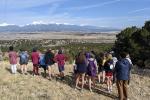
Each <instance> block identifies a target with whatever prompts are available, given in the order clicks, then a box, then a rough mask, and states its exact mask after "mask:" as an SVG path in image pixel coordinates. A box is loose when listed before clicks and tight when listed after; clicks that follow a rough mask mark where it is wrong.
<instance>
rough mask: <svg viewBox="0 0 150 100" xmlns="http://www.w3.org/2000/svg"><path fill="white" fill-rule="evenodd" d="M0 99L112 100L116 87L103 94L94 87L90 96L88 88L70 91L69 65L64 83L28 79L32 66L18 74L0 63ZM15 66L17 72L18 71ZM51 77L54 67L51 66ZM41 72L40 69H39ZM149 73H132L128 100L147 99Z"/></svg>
mask: <svg viewBox="0 0 150 100" xmlns="http://www.w3.org/2000/svg"><path fill="white" fill-rule="evenodd" d="M0 66H1V70H0V100H114V99H115V98H116V96H117V91H116V86H114V87H113V93H107V92H106V85H105V84H104V85H101V84H96V87H95V88H94V91H93V92H92V93H91V92H90V91H89V90H88V89H84V91H83V92H80V91H79V90H74V83H73V78H72V66H71V65H66V66H65V68H66V70H65V75H66V76H65V80H64V81H60V80H56V79H55V78H54V79H53V80H52V81H49V80H48V79H45V78H43V77H42V75H40V76H32V75H31V72H32V64H31V63H30V64H29V65H28V75H22V74H20V73H19V72H18V73H17V74H16V75H12V74H11V73H10V66H9V63H8V62H0ZM19 70H20V69H19V65H18V71H19ZM53 70H54V72H55V74H57V73H58V70H57V66H53ZM40 71H41V73H42V72H43V70H42V69H41V70H40ZM149 73H150V70H140V69H137V70H134V71H133V72H132V78H131V84H130V86H129V98H130V100H149V98H150V84H149V83H150V78H149V77H150V74H149Z"/></svg>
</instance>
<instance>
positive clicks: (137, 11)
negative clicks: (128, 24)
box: [129, 7, 150, 14]
mask: <svg viewBox="0 0 150 100" xmlns="http://www.w3.org/2000/svg"><path fill="white" fill-rule="evenodd" d="M146 10H150V7H147V8H142V9H137V10H133V11H130V12H129V14H133V13H139V12H142V11H146Z"/></svg>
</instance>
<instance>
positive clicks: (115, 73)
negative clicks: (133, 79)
mask: <svg viewBox="0 0 150 100" xmlns="http://www.w3.org/2000/svg"><path fill="white" fill-rule="evenodd" d="M18 57H19V58H20V60H19V63H20V66H21V73H22V74H25V75H26V74H27V64H28V61H29V55H28V53H27V51H25V50H20V53H19V54H17V53H16V52H15V51H14V50H13V47H12V46H11V47H9V61H10V64H11V71H12V73H14V74H15V73H16V70H17V68H16V64H17V58H18ZM31 60H32V63H33V75H39V68H43V69H44V76H45V77H47V73H46V72H47V71H48V78H49V80H51V79H52V77H53V73H52V66H53V65H54V64H55V63H57V65H58V70H59V72H60V73H59V77H60V79H61V80H63V79H64V70H65V67H64V66H65V62H66V61H67V57H66V55H65V54H64V52H63V49H59V50H58V52H57V53H56V54H55V53H54V52H53V51H52V50H51V49H48V50H47V51H46V52H44V53H41V52H39V51H38V50H37V49H36V48H33V51H32V53H31ZM131 67H132V62H131V59H130V58H129V54H128V53H125V52H122V53H121V54H120V58H119V59H118V60H117V58H116V57H115V56H114V54H113V53H112V52H109V53H100V54H98V55H96V53H95V52H94V51H90V52H85V51H84V50H83V51H81V52H79V53H78V54H77V55H76V56H75V60H74V62H73V71H74V76H75V77H74V79H75V89H79V83H80V80H81V90H83V88H84V85H85V83H88V86H89V90H90V91H91V92H92V85H93V87H94V86H95V83H96V79H98V83H101V84H103V83H106V84H107V91H108V92H109V93H110V92H112V87H113V84H114V83H116V85H117V88H118V94H119V99H120V100H127V98H128V94H127V84H129V80H130V70H131Z"/></svg>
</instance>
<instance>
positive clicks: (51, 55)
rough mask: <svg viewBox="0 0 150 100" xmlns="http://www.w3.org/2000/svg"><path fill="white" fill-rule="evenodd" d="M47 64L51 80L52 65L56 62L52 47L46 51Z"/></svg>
mask: <svg viewBox="0 0 150 100" xmlns="http://www.w3.org/2000/svg"><path fill="white" fill-rule="evenodd" d="M44 59H45V64H46V65H47V67H48V74H49V80H51V79H52V74H53V73H52V65H53V64H54V63H55V61H54V53H53V52H52V50H51V49H48V50H47V52H46V53H45V58H44Z"/></svg>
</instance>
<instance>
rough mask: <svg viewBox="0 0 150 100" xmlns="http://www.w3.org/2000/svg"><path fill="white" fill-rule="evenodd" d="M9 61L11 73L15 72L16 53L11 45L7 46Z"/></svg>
mask: <svg viewBox="0 0 150 100" xmlns="http://www.w3.org/2000/svg"><path fill="white" fill-rule="evenodd" d="M9 62H10V64H11V72H12V74H16V73H17V53H16V51H14V48H13V46H10V47H9Z"/></svg>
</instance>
